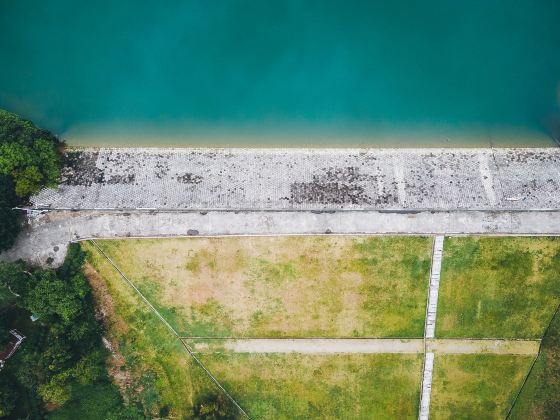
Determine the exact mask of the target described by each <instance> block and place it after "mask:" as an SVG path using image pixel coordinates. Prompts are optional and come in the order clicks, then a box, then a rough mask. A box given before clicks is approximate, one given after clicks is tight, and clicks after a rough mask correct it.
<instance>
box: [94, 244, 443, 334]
mask: <svg viewBox="0 0 560 420" xmlns="http://www.w3.org/2000/svg"><path fill="white" fill-rule="evenodd" d="M98 243H99V245H100V246H101V247H102V248H103V249H104V250H105V251H106V252H107V253H108V254H109V255H110V257H111V258H112V259H113V260H114V261H115V262H116V264H117V265H119V267H120V268H121V269H122V270H123V271H124V272H125V273H126V274H127V275H128V276H129V277H130V278H131V279H132V280H133V281H134V282H135V283H136V285H137V286H138V287H139V288H140V289H141V290H142V292H143V293H144V294H146V296H148V298H149V299H150V300H151V301H152V303H154V304H155V305H156V307H157V308H158V309H159V310H160V311H161V312H162V314H163V315H164V316H165V317H166V319H167V320H168V321H169V322H170V323H171V324H172V325H173V326H174V327H175V328H176V329H177V330H178V331H180V333H181V334H182V335H185V336H210V337H224V336H236V337H281V336H284V337H289V336H292V337H309V336H317V337H321V336H328V337H352V336H381V337H421V336H422V334H423V327H424V315H425V302H426V293H427V286H428V280H429V279H428V277H429V268H430V257H431V255H430V253H431V244H432V239H431V238H427V237H341V236H327V237H326V236H317V237H310V236H300V237H231V238H184V239H160V240H153V239H143V240H130V239H129V240H112V241H98Z"/></svg>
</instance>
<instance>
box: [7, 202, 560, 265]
mask: <svg viewBox="0 0 560 420" xmlns="http://www.w3.org/2000/svg"><path fill="white" fill-rule="evenodd" d="M326 233H330V234H352V235H356V234H415V235H422V234H424V235H425V234H481V235H495V234H498V235H499V234H514V235H520V234H527V235H539V234H560V212H499V213H495V212H483V211H457V212H435V213H434V212H419V213H416V212H409V213H407V212H401V213H399V212H392V213H386V212H378V211H350V210H347V211H340V212H323V213H317V212H311V211H297V212H287V211H268V212H267V211H255V212H243V211H241V212H233V211H230V212H226V211H209V212H150V211H142V212H134V213H128V212H106V211H105V212H99V211H79V212H70V211H65V212H49V213H47V214H43V215H41V216H39V217H34V218H31V219H30V220H29V227H28V228H27V229H26V230H25V231H24V232H23V233H22V234H20V236H19V237H18V239H17V241H16V244H15V245H14V246H13V247H12V248H11V249H10V250H9V251H7V252H5V253H3V254H1V255H0V259H2V260H17V259H18V258H22V259H25V260H28V261H30V262H32V263H35V264H39V265H51V266H57V265H59V264H61V263H62V261H63V259H64V256H65V255H66V249H67V247H68V243H69V242H70V241H73V240H81V239H88V238H98V239H103V238H123V237H177V236H190V235H191V236H192V235H201V236H220V235H308V234H309V235H312V234H326Z"/></svg>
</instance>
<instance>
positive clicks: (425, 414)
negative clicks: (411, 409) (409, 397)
mask: <svg viewBox="0 0 560 420" xmlns="http://www.w3.org/2000/svg"><path fill="white" fill-rule="evenodd" d="M433 372H434V353H432V352H428V353H426V354H425V355H424V370H423V372H422V391H421V393H420V412H419V413H418V419H419V420H428V419H429V418H430V400H431V395H432V379H433Z"/></svg>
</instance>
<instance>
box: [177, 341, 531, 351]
mask: <svg viewBox="0 0 560 420" xmlns="http://www.w3.org/2000/svg"><path fill="white" fill-rule="evenodd" d="M183 340H184V341H186V342H189V344H190V345H191V346H192V348H193V350H194V351H195V352H200V353H206V352H227V351H230V352H234V353H314V354H328V353H423V352H424V341H423V340H422V339H421V338H417V339H392V338H247V339H232V338H229V339H207V340H205V339H196V340H189V339H188V338H183ZM538 349H539V341H538V340H469V339H430V340H426V350H427V352H431V353H439V354H486V353H492V354H518V355H534V354H537V352H538Z"/></svg>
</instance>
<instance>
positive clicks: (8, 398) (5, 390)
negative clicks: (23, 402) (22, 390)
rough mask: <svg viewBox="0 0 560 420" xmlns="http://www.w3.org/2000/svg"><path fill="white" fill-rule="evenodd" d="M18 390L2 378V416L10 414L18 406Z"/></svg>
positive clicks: (0, 408) (0, 415)
mask: <svg viewBox="0 0 560 420" xmlns="http://www.w3.org/2000/svg"><path fill="white" fill-rule="evenodd" d="M16 398H17V395H16V392H15V391H14V389H13V386H12V385H11V384H10V383H8V382H7V381H6V380H5V379H2V380H0V417H4V416H7V415H9V414H10V413H11V412H12V410H13V409H14V407H15V406H16Z"/></svg>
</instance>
